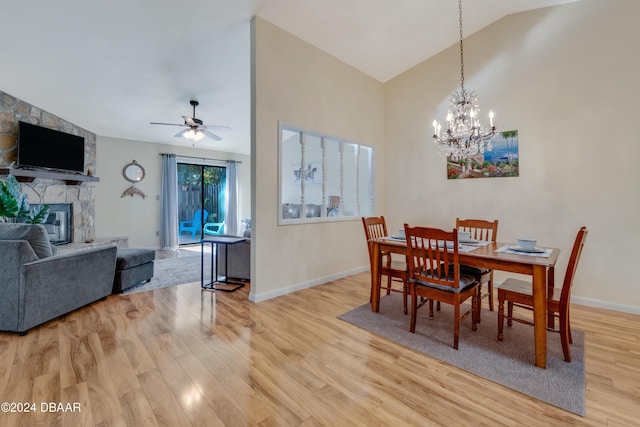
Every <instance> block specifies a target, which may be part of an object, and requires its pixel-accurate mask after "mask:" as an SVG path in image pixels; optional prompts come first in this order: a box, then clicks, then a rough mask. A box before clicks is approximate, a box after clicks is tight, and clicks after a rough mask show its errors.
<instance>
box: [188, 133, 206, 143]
mask: <svg viewBox="0 0 640 427" xmlns="http://www.w3.org/2000/svg"><path fill="white" fill-rule="evenodd" d="M191 132H193V131H191ZM202 138H204V133H202V132H193V138H191V139H192V140H193V141H200V140H201V139H202Z"/></svg>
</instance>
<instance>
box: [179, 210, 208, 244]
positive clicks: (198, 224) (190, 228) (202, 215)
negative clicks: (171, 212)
mask: <svg viewBox="0 0 640 427" xmlns="http://www.w3.org/2000/svg"><path fill="white" fill-rule="evenodd" d="M208 216H209V212H207V211H205V210H200V209H198V210H197V211H196V213H195V214H194V215H193V220H191V221H180V230H178V235H180V234H182V232H183V231H186V232H189V233H191V238H192V239H195V238H196V234H197V233H199V232H200V230H201V229H202V223H203V222H204V221H205V220H206V219H207V217H208Z"/></svg>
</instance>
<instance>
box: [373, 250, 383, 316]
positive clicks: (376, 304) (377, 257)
mask: <svg viewBox="0 0 640 427" xmlns="http://www.w3.org/2000/svg"><path fill="white" fill-rule="evenodd" d="M371 245H372V252H371V253H372V254H373V259H372V262H371V264H372V265H371V311H373V312H376V313H377V312H378V311H379V310H380V280H381V275H380V263H381V262H382V260H381V258H382V257H381V254H380V244H379V243H378V242H376V241H375V240H374V241H372V242H371Z"/></svg>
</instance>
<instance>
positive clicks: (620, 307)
mask: <svg viewBox="0 0 640 427" xmlns="http://www.w3.org/2000/svg"><path fill="white" fill-rule="evenodd" d="M368 270H369V266H368V265H366V266H362V267H358V268H355V269H353V270H348V271H343V272H340V273H336V274H332V275H329V276H324V277H319V278H317V279H313V280H309V281H307V282H302V283H298V284H295V285H291V286H287V287H286V288H281V289H276V290H273V291H269V292H264V293H261V294H254V293H253V292H250V293H249V301H252V302H256V303H257V302H261V301H266V300H268V299H271V298H277V297H279V296H282V295H286V294H290V293H292V292H296V291H299V290H302V289H307V288H311V287H314V286H317V285H322V284H324V283H328V282H331V281H333V280H338V279H342V278H343V277H347V276H351V275H353V274H357V273H362V272H363V271H368ZM498 285H500V282H497V283H496V286H498ZM571 303H572V304H580V305H586V306H588V307H596V308H603V309H605V310H612V311H619V312H622V313H629V314H638V315H640V307H637V306H633V305H625V304H618V303H615V302H610V301H601V300H596V299H592V298H585V297H576V296H572V297H571Z"/></svg>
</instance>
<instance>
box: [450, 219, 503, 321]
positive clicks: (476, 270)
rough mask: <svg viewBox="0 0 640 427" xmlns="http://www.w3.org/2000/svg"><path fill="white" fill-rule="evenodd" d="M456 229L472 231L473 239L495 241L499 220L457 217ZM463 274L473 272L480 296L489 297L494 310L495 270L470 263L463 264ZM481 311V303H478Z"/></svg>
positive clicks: (461, 268)
mask: <svg viewBox="0 0 640 427" xmlns="http://www.w3.org/2000/svg"><path fill="white" fill-rule="evenodd" d="M456 229H457V230H458V231H468V232H470V233H471V238H472V239H477V240H486V241H489V242H495V241H496V236H497V234H498V220H497V219H496V220H495V221H486V220H483V219H460V218H456ZM460 271H461V272H462V274H471V275H473V276H474V277H475V278H476V280H477V281H478V283H479V285H478V292H479V293H480V298H481V299H482V298H488V300H489V310H491V311H493V298H494V297H493V270H492V269H490V268H484V267H474V266H470V265H461V266H460ZM484 283H486V284H487V293H485V294H483V293H482V285H483V284H484ZM478 311H480V305H478ZM479 314H480V313H478V322H480V316H479Z"/></svg>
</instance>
